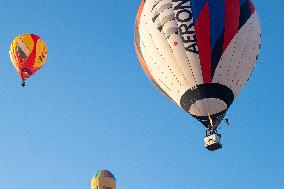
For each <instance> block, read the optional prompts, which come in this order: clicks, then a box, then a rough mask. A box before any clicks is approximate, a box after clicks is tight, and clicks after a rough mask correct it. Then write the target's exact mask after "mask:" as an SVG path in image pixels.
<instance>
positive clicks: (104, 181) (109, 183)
mask: <svg viewBox="0 0 284 189" xmlns="http://www.w3.org/2000/svg"><path fill="white" fill-rule="evenodd" d="M91 189H116V179H115V177H114V176H113V174H112V173H111V172H110V171H108V170H99V171H98V172H97V173H96V174H95V176H94V177H93V178H92V181H91Z"/></svg>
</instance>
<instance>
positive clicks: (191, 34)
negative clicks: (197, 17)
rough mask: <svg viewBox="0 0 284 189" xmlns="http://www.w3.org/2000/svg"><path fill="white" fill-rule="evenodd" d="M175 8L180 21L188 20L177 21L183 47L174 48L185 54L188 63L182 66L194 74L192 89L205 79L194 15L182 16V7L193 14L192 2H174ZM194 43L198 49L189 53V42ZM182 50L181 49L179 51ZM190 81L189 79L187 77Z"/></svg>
mask: <svg viewBox="0 0 284 189" xmlns="http://www.w3.org/2000/svg"><path fill="white" fill-rule="evenodd" d="M173 7H174V13H175V15H179V19H180V20H186V23H185V22H178V21H177V19H176V23H177V26H178V31H179V34H180V35H177V37H178V38H179V41H181V42H182V43H178V44H183V46H178V48H176V47H173V49H176V50H177V51H179V52H185V53H186V57H187V61H182V62H181V64H184V68H185V70H188V72H190V71H191V72H192V75H193V77H194V81H195V83H190V88H191V87H193V86H195V85H198V84H201V83H203V77H202V71H201V66H200V61H199V53H198V51H199V50H198V45H197V38H196V33H195V28H194V21H193V15H192V13H188V14H181V13H180V12H181V7H187V8H186V10H188V11H189V12H192V10H191V4H190V1H188V0H187V1H186V3H183V1H178V0H176V1H173ZM184 33H188V34H187V35H185V36H181V34H184ZM188 41H189V42H192V43H193V44H191V45H195V46H196V47H195V48H196V51H197V53H195V52H189V51H187V50H186V48H187V47H188V45H187V42H188ZM182 47H183V48H182ZM179 48H181V49H179ZM187 79H188V80H189V78H188V77H187Z"/></svg>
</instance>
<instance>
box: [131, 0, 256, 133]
mask: <svg viewBox="0 0 284 189" xmlns="http://www.w3.org/2000/svg"><path fill="white" fill-rule="evenodd" d="M135 28H136V31H135V40H134V43H135V44H134V45H135V50H136V54H137V56H138V59H139V61H140V63H141V65H142V67H143V69H144V71H145V73H146V74H147V75H148V77H149V78H150V79H151V80H152V82H153V83H154V84H155V85H156V86H157V87H158V89H159V90H160V91H162V92H163V93H164V94H165V95H166V96H167V97H168V98H170V99H171V100H172V101H173V102H175V103H176V104H177V105H178V106H180V107H181V108H183V109H184V110H185V111H186V112H188V113H189V114H191V115H192V116H193V117H195V118H196V119H197V120H199V121H200V122H201V123H202V124H203V125H204V126H205V127H207V128H209V127H210V126H211V124H210V122H212V123H213V125H214V127H217V126H218V125H219V123H220V122H221V121H222V119H223V118H224V116H225V114H226V111H227V110H228V108H229V107H230V105H231V104H232V102H233V100H234V99H235V98H236V97H237V96H238V95H239V93H240V91H241V89H242V88H243V86H244V85H245V84H246V82H247V80H248V79H249V77H250V74H251V73H252V71H253V69H254V67H255V64H256V59H257V56H258V53H259V48H260V36H261V35H260V24H259V19H258V16H257V13H256V11H255V8H254V5H253V3H252V1H251V0H142V3H141V5H140V8H139V10H138V13H137V18H136V27H135ZM208 115H210V116H208ZM210 119H212V120H210Z"/></svg>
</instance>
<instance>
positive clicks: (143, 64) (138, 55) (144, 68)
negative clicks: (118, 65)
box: [134, 40, 156, 83]
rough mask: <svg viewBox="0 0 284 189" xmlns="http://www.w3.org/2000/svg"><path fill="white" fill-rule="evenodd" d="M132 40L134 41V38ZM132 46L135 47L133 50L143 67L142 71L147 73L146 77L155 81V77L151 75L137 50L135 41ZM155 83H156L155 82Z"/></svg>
mask: <svg viewBox="0 0 284 189" xmlns="http://www.w3.org/2000/svg"><path fill="white" fill-rule="evenodd" d="M134 41H135V40H134ZM134 47H135V52H136V54H137V57H138V60H139V62H140V65H141V67H142V68H143V70H144V72H145V73H146V74H147V75H148V77H149V78H150V79H151V80H152V81H153V82H155V79H154V77H153V76H152V74H151V72H150V70H149V68H148V66H147V64H146V63H145V61H144V59H143V57H142V55H141V54H140V52H139V50H138V48H137V46H136V43H135V42H134ZM155 83H156V82H155Z"/></svg>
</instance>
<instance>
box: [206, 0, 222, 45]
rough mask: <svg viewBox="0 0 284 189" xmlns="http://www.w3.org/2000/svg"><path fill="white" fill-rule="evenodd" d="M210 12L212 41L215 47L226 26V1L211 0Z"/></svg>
mask: <svg viewBox="0 0 284 189" xmlns="http://www.w3.org/2000/svg"><path fill="white" fill-rule="evenodd" d="M209 13H210V43H211V49H214V47H215V44H216V42H217V40H218V39H219V37H220V35H221V34H222V33H223V31H224V26H225V2H224V0H218V1H216V0H209Z"/></svg>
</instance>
